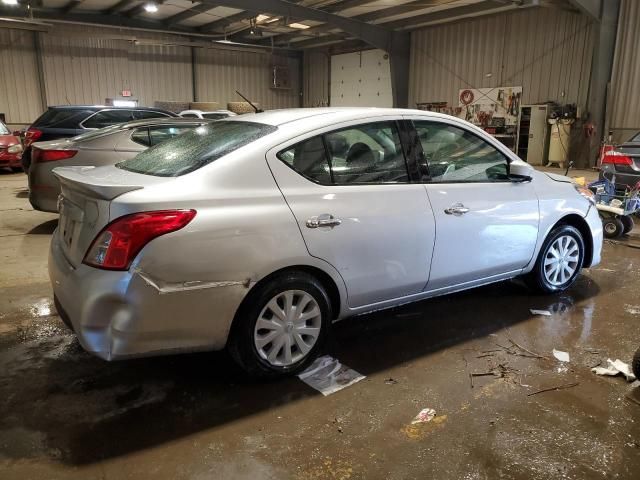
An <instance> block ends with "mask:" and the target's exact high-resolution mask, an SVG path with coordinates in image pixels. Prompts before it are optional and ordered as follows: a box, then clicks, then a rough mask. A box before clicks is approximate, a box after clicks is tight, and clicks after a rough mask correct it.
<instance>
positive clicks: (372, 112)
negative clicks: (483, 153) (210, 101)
mask: <svg viewBox="0 0 640 480" xmlns="http://www.w3.org/2000/svg"><path fill="white" fill-rule="evenodd" d="M398 115H428V116H431V117H439V118H451V117H450V116H449V115H444V114H441V113H436V112H428V111H425V110H412V109H406V108H376V107H366V108H365V107H333V108H331V107H329V108H290V109H283V110H269V111H266V112H261V113H247V114H244V115H238V116H236V117H230V118H227V119H225V120H227V121H249V122H258V123H264V124H267V125H273V126H276V127H277V126H280V125H284V124H286V123H291V122H297V121H302V120H307V119H310V118H313V120H314V121H318V122H320V123H323V124H327V125H330V124H332V123H334V122H337V121H349V120H359V119H362V118H367V117H381V116H398Z"/></svg>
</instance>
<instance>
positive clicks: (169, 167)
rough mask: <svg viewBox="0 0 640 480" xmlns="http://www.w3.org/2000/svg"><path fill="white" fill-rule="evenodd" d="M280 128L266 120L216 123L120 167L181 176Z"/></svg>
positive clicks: (119, 164) (162, 174) (161, 145)
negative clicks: (265, 121) (266, 123)
mask: <svg viewBox="0 0 640 480" xmlns="http://www.w3.org/2000/svg"><path fill="white" fill-rule="evenodd" d="M276 130H277V127H274V126H272V125H265V124H263V123H254V122H234V121H225V120H221V121H219V122H212V123H210V124H207V125H202V126H200V127H198V128H194V129H193V130H191V131H190V132H187V133H185V134H184V135H178V136H176V137H174V138H172V139H170V140H167V141H166V142H163V143H160V144H158V145H156V146H153V147H151V148H149V149H148V150H145V151H144V152H141V153H139V154H138V155H136V156H135V157H133V158H132V159H130V160H125V161H124V162H120V163H118V164H116V167H118V168H122V169H123V170H128V171H130V172H136V173H142V174H145V175H155V176H158V177H178V176H180V175H184V174H187V173H189V172H193V171H195V170H197V169H199V168H201V167H204V166H205V165H208V164H209V163H211V162H213V161H215V160H217V159H219V158H221V157H223V156H225V155H227V154H229V153H231V152H233V151H234V150H237V149H238V148H240V147H243V146H245V145H248V144H249V143H251V142H253V141H255V140H257V139H259V138H261V137H264V136H265V135H268V134H270V133H273V132H275V131H276Z"/></svg>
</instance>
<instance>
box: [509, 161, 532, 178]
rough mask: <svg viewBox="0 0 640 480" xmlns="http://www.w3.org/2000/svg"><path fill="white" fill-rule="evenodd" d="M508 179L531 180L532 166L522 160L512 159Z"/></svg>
mask: <svg viewBox="0 0 640 480" xmlns="http://www.w3.org/2000/svg"><path fill="white" fill-rule="evenodd" d="M509 179H510V180H511V181H512V182H530V181H531V180H533V167H532V166H531V165H529V164H528V163H525V162H523V161H518V160H516V161H514V162H511V164H510V165H509Z"/></svg>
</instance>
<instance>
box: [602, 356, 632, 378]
mask: <svg viewBox="0 0 640 480" xmlns="http://www.w3.org/2000/svg"><path fill="white" fill-rule="evenodd" d="M607 365H608V367H606V368H605V367H595V368H592V369H591V371H592V372H593V373H595V374H596V375H612V376H613V375H618V374H619V373H621V374H623V375H624V376H625V378H626V379H627V382H633V381H634V380H635V379H636V376H635V375H634V374H633V373H632V372H631V367H630V366H629V364H628V363H624V362H623V361H622V360H618V359H617V358H616V361H615V362H613V361H612V360H611V359H610V358H607Z"/></svg>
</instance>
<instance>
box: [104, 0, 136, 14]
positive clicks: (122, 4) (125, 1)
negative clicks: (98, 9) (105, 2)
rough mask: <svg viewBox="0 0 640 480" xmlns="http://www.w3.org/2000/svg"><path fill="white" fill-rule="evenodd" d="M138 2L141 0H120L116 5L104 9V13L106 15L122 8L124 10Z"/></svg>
mask: <svg viewBox="0 0 640 480" xmlns="http://www.w3.org/2000/svg"><path fill="white" fill-rule="evenodd" d="M138 2H139V0H120V1H119V2H118V3H116V4H115V5H112V6H111V7H109V8H107V9H105V10H103V11H102V13H104V14H105V15H112V14H114V13H116V12H119V11H120V10H124V9H126V8H127V7H130V6H131V5H133V4H134V3H138Z"/></svg>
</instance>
